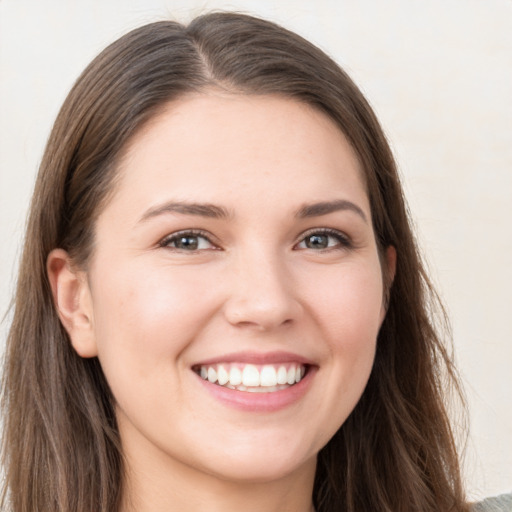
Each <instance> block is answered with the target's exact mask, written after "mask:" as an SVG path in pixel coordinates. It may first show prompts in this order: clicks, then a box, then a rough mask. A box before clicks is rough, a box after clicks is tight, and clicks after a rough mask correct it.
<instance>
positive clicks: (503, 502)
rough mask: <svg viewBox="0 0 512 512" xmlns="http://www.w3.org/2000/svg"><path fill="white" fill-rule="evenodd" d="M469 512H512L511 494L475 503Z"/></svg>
mask: <svg viewBox="0 0 512 512" xmlns="http://www.w3.org/2000/svg"><path fill="white" fill-rule="evenodd" d="M471 512H512V493H510V494H502V495H501V496H496V497H494V498H487V499H486V500H484V501H481V502H479V503H475V504H474V505H473V508H472V509H471Z"/></svg>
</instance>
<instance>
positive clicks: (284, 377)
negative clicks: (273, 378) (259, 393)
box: [201, 366, 288, 384]
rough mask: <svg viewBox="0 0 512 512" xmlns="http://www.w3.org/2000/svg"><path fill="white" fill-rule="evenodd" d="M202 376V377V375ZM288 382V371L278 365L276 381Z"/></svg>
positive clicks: (279, 382)
mask: <svg viewBox="0 0 512 512" xmlns="http://www.w3.org/2000/svg"><path fill="white" fill-rule="evenodd" d="M201 370H202V368H201ZM203 378H204V377H203ZM287 382H288V372H287V371H286V368H285V367H284V366H280V367H279V370H277V383H278V384H286V383H287Z"/></svg>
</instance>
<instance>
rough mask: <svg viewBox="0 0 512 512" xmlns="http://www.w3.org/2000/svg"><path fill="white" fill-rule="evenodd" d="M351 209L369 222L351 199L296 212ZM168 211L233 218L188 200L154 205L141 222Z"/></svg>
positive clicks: (221, 210) (214, 207)
mask: <svg viewBox="0 0 512 512" xmlns="http://www.w3.org/2000/svg"><path fill="white" fill-rule="evenodd" d="M343 210H349V211H352V212H354V213H356V214H357V215H359V216H360V217H361V218H362V219H363V220H364V221H365V222H368V219H367V218H366V215H365V213H364V212H363V210H362V209H361V208H360V207H359V206H357V205H356V204H355V203H352V202H351V201H347V200H345V199H338V200H334V201H321V202H318V203H311V204H306V205H304V206H302V207H301V208H300V209H299V210H298V211H297V212H296V214H295V216H296V217H297V218H300V219H305V218H310V217H320V216H322V215H328V214H329V213H334V212H337V211H343ZM166 213H178V214H181V215H197V216H199V217H207V218H211V219H228V218H232V217H233V215H232V213H231V212H230V211H229V210H227V209H226V208H224V207H223V206H218V205H215V204H210V203H188V202H183V201H179V202H174V201H171V202H167V203H164V204H161V205H157V206H154V207H152V208H150V209H149V210H147V211H146V212H145V213H144V214H143V215H142V217H141V218H140V220H139V222H145V221H147V220H149V219H151V218H154V217H158V216H159V215H163V214H166Z"/></svg>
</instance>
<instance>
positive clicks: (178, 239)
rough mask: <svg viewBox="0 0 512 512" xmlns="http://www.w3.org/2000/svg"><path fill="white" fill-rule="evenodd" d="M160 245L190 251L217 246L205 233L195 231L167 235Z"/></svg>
mask: <svg viewBox="0 0 512 512" xmlns="http://www.w3.org/2000/svg"><path fill="white" fill-rule="evenodd" d="M159 245H160V247H168V248H170V249H177V250H179V251H188V252H192V251H203V250H208V249H216V248H217V247H216V246H215V245H214V244H213V243H212V242H211V241H210V239H209V238H208V237H207V236H206V235H205V234H204V233H202V232H195V231H180V232H178V233H173V234H171V235H169V236H167V237H165V238H164V239H163V240H162V241H161V242H160V243H159Z"/></svg>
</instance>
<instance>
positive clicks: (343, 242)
mask: <svg viewBox="0 0 512 512" xmlns="http://www.w3.org/2000/svg"><path fill="white" fill-rule="evenodd" d="M314 235H319V236H327V237H332V238H334V239H335V240H336V242H337V243H336V244H335V245H332V246H328V247H326V248H322V249H321V250H322V251H332V250H340V249H350V248H352V247H353V244H352V241H351V240H350V238H349V237H348V236H347V235H345V234H343V233H342V232H341V231H338V230H336V229H329V228H320V229H318V228H316V229H310V230H309V231H307V232H306V233H303V234H302V235H301V239H300V241H299V242H298V243H297V244H295V247H297V245H299V244H302V243H304V242H305V240H306V239H307V238H309V237H312V236H314ZM304 249H311V248H309V247H306V248H304ZM312 250H313V249H312Z"/></svg>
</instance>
